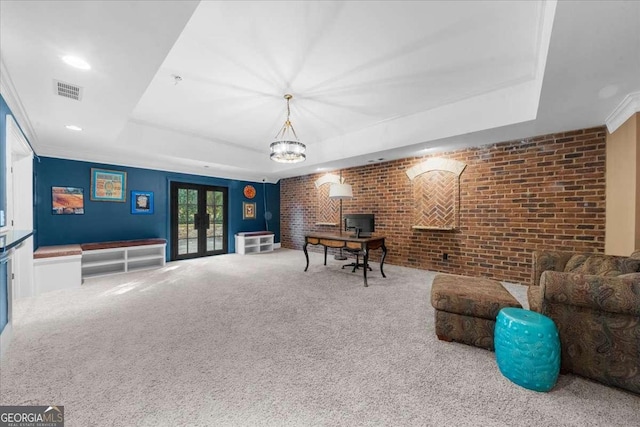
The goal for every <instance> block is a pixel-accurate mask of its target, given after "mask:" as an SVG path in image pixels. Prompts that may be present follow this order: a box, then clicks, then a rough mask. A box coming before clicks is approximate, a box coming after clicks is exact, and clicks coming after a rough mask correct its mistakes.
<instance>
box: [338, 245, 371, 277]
mask: <svg viewBox="0 0 640 427" xmlns="http://www.w3.org/2000/svg"><path fill="white" fill-rule="evenodd" d="M344 250H345V252H348V253H350V254H353V255H355V256H356V262H352V263H351V264H345V265H343V266H342V268H343V269H344V268H345V267H353V270H351V272H352V273H354V272H355V271H356V270H357V269H359V268H360V267H364V262H360V253H361V252H362V251H361V250H360V249H350V248H344ZM362 261H364V257H363V259H362ZM367 268H368V269H369V271H372V270H371V267H369V263H367Z"/></svg>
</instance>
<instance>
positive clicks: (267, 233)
mask: <svg viewBox="0 0 640 427" xmlns="http://www.w3.org/2000/svg"><path fill="white" fill-rule="evenodd" d="M236 234H237V235H238V236H270V235H272V234H274V233H273V232H272V231H244V232H242V233H236Z"/></svg>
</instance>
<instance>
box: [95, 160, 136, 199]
mask: <svg viewBox="0 0 640 427" xmlns="http://www.w3.org/2000/svg"><path fill="white" fill-rule="evenodd" d="M126 191H127V173H126V172H120V171H110V170H105V169H97V168H91V200H92V201H94V202H126V201H127V193H126Z"/></svg>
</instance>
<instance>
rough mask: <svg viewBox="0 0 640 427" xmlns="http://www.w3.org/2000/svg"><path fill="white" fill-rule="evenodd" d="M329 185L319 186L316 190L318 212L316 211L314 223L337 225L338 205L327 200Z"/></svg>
mask: <svg viewBox="0 0 640 427" xmlns="http://www.w3.org/2000/svg"><path fill="white" fill-rule="evenodd" d="M329 188H331V186H330V185H328V184H325V185H321V186H320V187H319V188H318V189H317V192H316V193H317V198H318V203H317V206H318V210H317V211H316V215H317V216H316V222H323V223H335V224H337V223H339V222H340V220H339V218H338V217H339V216H340V213H339V205H338V203H339V202H338V201H336V200H332V199H330V198H329Z"/></svg>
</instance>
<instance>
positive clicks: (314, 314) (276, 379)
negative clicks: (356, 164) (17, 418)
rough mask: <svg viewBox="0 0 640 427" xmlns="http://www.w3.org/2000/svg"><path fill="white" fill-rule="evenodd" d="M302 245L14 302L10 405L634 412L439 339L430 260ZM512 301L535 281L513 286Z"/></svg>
mask: <svg viewBox="0 0 640 427" xmlns="http://www.w3.org/2000/svg"><path fill="white" fill-rule="evenodd" d="M310 257H311V265H310V268H309V271H308V272H306V273H304V272H303V268H304V254H303V253H302V252H301V251H292V250H284V249H281V250H277V251H276V252H274V253H268V254H260V255H248V256H242V255H235V254H232V255H223V256H217V257H210V258H206V259H199V260H192V261H179V262H174V263H169V264H167V266H166V268H164V269H161V270H151V271H145V272H138V273H130V274H124V275H118V276H111V277H104V278H95V279H90V280H87V281H86V282H85V284H84V285H83V287H82V288H81V289H78V290H70V291H57V292H53V293H50V294H47V295H43V296H40V297H36V298H31V299H25V300H22V301H20V302H19V303H18V304H17V307H16V308H15V325H14V326H15V330H14V332H15V336H14V340H13V343H12V345H11V346H10V348H9V349H8V350H7V354H6V356H5V357H4V358H3V360H2V361H1V364H0V404H3V405H9V404H11V405H26V404H38V405H50V404H57V405H64V406H65V414H66V417H67V423H66V425H67V427H73V426H630V425H640V415H639V414H640V396H637V395H633V394H630V393H627V392H624V391H621V390H618V389H615V388H610V387H606V386H604V385H601V384H598V383H595V382H592V381H589V380H586V379H582V378H580V377H576V376H573V375H563V376H561V377H560V379H559V382H558V384H557V386H556V387H555V388H554V389H553V390H552V391H551V392H550V393H537V392H534V391H530V390H526V389H524V388H521V387H519V386H517V385H515V384H513V383H511V382H510V381H509V380H508V379H506V378H505V377H503V376H502V375H501V374H500V372H499V370H498V368H497V366H496V363H495V355H494V353H492V352H489V351H486V350H482V349H478V348H474V347H470V346H466V345H462V344H456V343H444V342H440V341H438V340H437V339H436V337H435V335H434V330H433V309H432V307H431V305H430V302H429V292H430V283H431V280H432V279H433V275H434V273H431V272H427V271H423V270H415V269H410V268H404V267H396V266H391V265H389V266H386V268H385V272H386V273H387V279H383V278H382V277H381V276H380V272H379V270H378V269H377V264H376V265H374V271H373V272H371V273H370V280H369V288H364V287H363V286H362V276H361V275H360V274H352V273H351V272H350V270H347V269H345V270H341V269H340V268H339V265H340V264H341V263H340V262H338V261H335V260H333V259H330V261H329V263H330V265H329V266H327V267H325V266H323V265H322V256H321V255H320V254H317V253H311V254H310ZM508 288H509V289H510V290H511V291H512V292H513V293H514V294H515V295H516V297H517V298H518V299H520V300H522V299H524V294H525V289H524V287H522V286H519V285H511V286H509V287H508Z"/></svg>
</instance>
